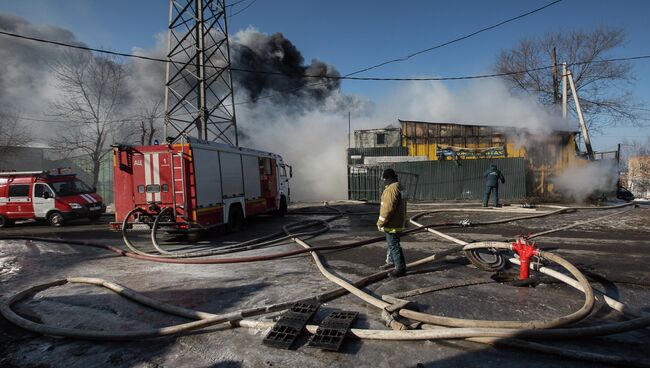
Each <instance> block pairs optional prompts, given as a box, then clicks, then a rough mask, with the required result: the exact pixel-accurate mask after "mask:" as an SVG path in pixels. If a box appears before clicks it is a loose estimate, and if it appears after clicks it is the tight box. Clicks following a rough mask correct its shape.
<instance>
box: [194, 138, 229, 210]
mask: <svg viewBox="0 0 650 368" xmlns="http://www.w3.org/2000/svg"><path fill="white" fill-rule="evenodd" d="M197 146H198V145H195V146H194V147H192V158H193V162H194V173H195V174H194V175H195V179H196V200H197V205H198V208H199V209H201V208H209V207H214V206H217V205H221V203H223V201H222V199H221V198H222V197H221V175H220V174H219V166H220V165H221V161H220V159H219V151H215V150H210V149H203V148H201V147H197Z"/></svg>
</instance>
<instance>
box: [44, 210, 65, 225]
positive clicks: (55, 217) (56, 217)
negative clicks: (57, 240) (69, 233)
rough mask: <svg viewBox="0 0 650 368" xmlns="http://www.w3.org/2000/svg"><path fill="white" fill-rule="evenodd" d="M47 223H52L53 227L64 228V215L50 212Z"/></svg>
mask: <svg viewBox="0 0 650 368" xmlns="http://www.w3.org/2000/svg"><path fill="white" fill-rule="evenodd" d="M47 222H49V223H50V225H52V226H57V227H59V226H63V215H62V214H61V212H57V211H54V212H50V214H49V215H47Z"/></svg>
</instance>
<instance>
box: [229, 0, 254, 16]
mask: <svg viewBox="0 0 650 368" xmlns="http://www.w3.org/2000/svg"><path fill="white" fill-rule="evenodd" d="M256 1H257V0H253V1H251V2H250V3H249V4H248V5H246V6H245V7H243V8H241V9H240V10H238V11H237V12H235V14H230V17H231V18H232V17H234V16H235V15H238V14H241V13H242V12H244V11H245V10H246V9H248V8H250V7H251V5H253V4H255V2H256ZM232 5H235V4H232Z"/></svg>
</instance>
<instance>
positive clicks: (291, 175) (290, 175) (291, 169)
mask: <svg viewBox="0 0 650 368" xmlns="http://www.w3.org/2000/svg"><path fill="white" fill-rule="evenodd" d="M289 177H290V178H293V167H291V166H289Z"/></svg>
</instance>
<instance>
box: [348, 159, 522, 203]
mask: <svg viewBox="0 0 650 368" xmlns="http://www.w3.org/2000/svg"><path fill="white" fill-rule="evenodd" d="M492 163H494V164H496V165H497V166H498V167H499V169H500V170H501V172H503V174H504V176H505V177H506V183H505V184H503V185H500V186H499V197H500V198H503V199H521V198H525V197H526V193H527V192H528V191H527V189H528V186H529V184H528V182H527V175H526V172H527V169H526V160H525V159H523V158H503V159H478V160H460V161H421V162H399V163H394V164H391V165H374V166H367V165H365V166H364V165H352V166H349V167H348V198H349V199H355V200H367V201H378V200H379V196H380V195H381V190H383V188H382V183H381V173H382V171H383V170H384V169H385V168H387V167H391V168H393V169H394V170H395V171H396V172H397V173H398V176H399V177H400V178H399V179H400V182H401V183H402V185H403V187H404V189H405V190H406V191H407V193H408V196H409V197H410V198H411V199H415V200H435V199H473V200H476V199H482V198H483V192H484V190H485V179H484V177H483V173H484V172H485V170H487V169H488V168H489V167H490V164H492Z"/></svg>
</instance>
